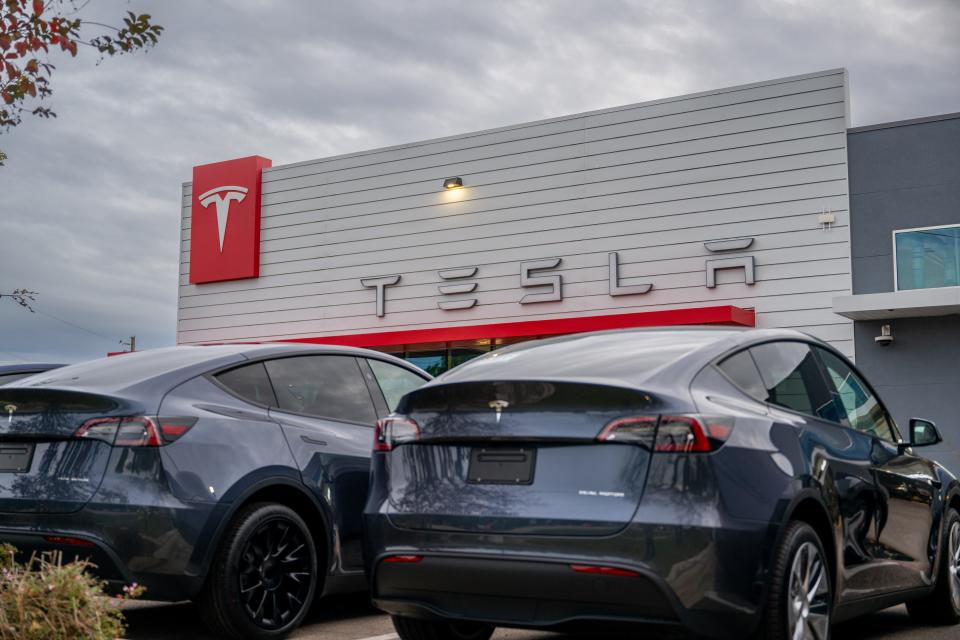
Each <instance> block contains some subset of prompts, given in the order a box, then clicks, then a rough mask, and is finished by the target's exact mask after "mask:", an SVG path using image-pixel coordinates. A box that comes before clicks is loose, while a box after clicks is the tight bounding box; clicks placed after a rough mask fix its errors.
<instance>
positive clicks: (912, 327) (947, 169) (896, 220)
mask: <svg viewBox="0 0 960 640" xmlns="http://www.w3.org/2000/svg"><path fill="white" fill-rule="evenodd" d="M848 149H849V155H850V204H851V223H852V227H851V230H852V250H853V292H854V293H855V294H859V293H881V292H887V291H893V290H894V286H893V231H894V230H895V229H905V228H912V227H926V226H936V225H944V224H960V114H957V115H954V116H952V117H946V118H940V119H927V120H922V121H914V123H913V124H910V123H904V124H901V125H896V126H889V125H878V126H877V127H863V128H860V129H852V130H851V131H850V134H849V136H848ZM882 324H890V325H891V327H892V329H893V335H894V344H893V346H890V347H880V346H878V345H876V344H875V343H874V341H873V338H874V337H875V336H877V335H880V325H882ZM854 333H855V337H856V352H857V365H858V366H859V367H860V368H861V369H862V370H863V371H864V373H865V374H866V375H867V376H868V377H869V378H870V380H871V381H872V382H874V384H875V385H876V386H877V388H878V389H877V390H878V392H879V393H880V395H881V397H882V398H883V399H884V401H885V402H886V403H887V405H888V406H889V408H890V411H891V412H892V413H893V414H894V418H895V419H896V420H897V422H898V423H899V424H900V425H901V426H902V427H905V426H906V424H907V421H908V420H909V418H910V417H912V416H921V417H926V418H929V419H931V420H934V421H935V422H936V423H937V425H938V426H939V427H940V428H941V430H942V431H943V432H944V435H945V436H946V439H947V442H946V443H944V445H942V446H941V447H938V448H937V449H936V450H935V451H934V452H933V457H935V458H938V459H940V460H941V462H943V463H944V464H946V465H948V466H949V467H951V468H952V469H953V470H954V472H960V316H945V317H939V318H915V319H897V320H890V321H870V322H857V323H855V331H854ZM927 451H929V450H927Z"/></svg>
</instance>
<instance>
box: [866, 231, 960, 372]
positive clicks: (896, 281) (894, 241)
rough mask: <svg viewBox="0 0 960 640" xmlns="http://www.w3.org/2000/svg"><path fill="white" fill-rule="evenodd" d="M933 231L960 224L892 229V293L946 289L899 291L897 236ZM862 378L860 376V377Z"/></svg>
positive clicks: (926, 288) (923, 288)
mask: <svg viewBox="0 0 960 640" xmlns="http://www.w3.org/2000/svg"><path fill="white" fill-rule="evenodd" d="M934 229H960V224H956V223H954V224H935V225H932V226H929V227H910V228H907V229H894V230H893V231H892V232H891V244H892V245H893V251H892V254H893V290H894V291H928V290H930V289H945V288H947V287H921V288H919V289H901V288H900V278H899V276H898V274H897V272H898V271H899V270H898V269H897V234H900V233H912V232H915V231H933V230H934ZM950 286H960V283H958V284H957V285H950ZM861 377H862V376H861Z"/></svg>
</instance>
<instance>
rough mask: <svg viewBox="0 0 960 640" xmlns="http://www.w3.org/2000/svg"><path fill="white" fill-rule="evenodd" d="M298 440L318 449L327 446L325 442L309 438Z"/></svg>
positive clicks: (301, 437)
mask: <svg viewBox="0 0 960 640" xmlns="http://www.w3.org/2000/svg"><path fill="white" fill-rule="evenodd" d="M300 439H301V440H303V441H304V442H306V443H307V444H315V445H317V446H320V447H325V446H327V442H326V440H317V439H315V438H311V437H310V436H300Z"/></svg>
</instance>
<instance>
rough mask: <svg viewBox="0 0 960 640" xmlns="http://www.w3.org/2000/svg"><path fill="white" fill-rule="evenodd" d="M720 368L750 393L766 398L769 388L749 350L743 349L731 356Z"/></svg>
mask: <svg viewBox="0 0 960 640" xmlns="http://www.w3.org/2000/svg"><path fill="white" fill-rule="evenodd" d="M720 369H721V370H722V371H723V372H724V373H725V374H727V377H729V378H730V379H731V380H733V382H734V384H736V385H737V386H738V387H740V388H741V389H742V390H743V391H745V392H746V393H747V394H748V395H751V396H753V397H754V398H758V399H760V400H766V398H767V390H766V388H765V387H764V385H763V379H761V377H760V372H759V371H758V370H757V365H756V364H755V363H754V362H753V358H752V357H751V356H750V353H749V352H747V351H741V352H740V353H737V354H734V355H732V356H730V357H729V358H727V359H726V360H724V361H723V362H721V363H720Z"/></svg>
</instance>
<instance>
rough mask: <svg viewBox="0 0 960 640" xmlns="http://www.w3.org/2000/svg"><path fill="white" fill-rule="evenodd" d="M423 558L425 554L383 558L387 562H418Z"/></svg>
mask: <svg viewBox="0 0 960 640" xmlns="http://www.w3.org/2000/svg"><path fill="white" fill-rule="evenodd" d="M421 560H423V556H409V555H408V556H387V557H386V558H384V559H383V562H384V563H386V564H416V563H418V562H420V561H421Z"/></svg>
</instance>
